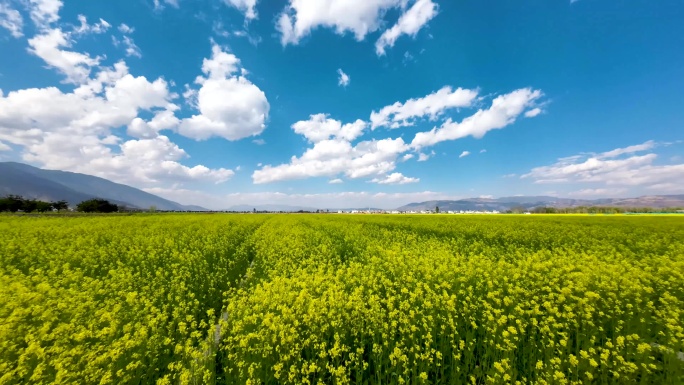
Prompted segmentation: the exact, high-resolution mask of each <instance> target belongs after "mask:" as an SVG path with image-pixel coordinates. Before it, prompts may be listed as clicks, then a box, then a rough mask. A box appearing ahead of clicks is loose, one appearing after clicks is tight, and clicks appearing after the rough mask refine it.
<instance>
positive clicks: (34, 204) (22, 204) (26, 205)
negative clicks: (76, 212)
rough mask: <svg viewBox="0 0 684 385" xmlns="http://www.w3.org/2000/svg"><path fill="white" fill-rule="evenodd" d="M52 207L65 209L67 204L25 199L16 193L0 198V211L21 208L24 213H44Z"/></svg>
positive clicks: (12, 210)
mask: <svg viewBox="0 0 684 385" xmlns="http://www.w3.org/2000/svg"><path fill="white" fill-rule="evenodd" d="M53 208H54V209H56V210H66V209H68V208H69V206H68V203H67V202H66V201H58V202H44V201H40V200H36V199H25V198H22V197H20V196H18V195H8V196H6V197H4V198H0V212H3V211H9V212H13V213H16V212H17V211H19V210H21V211H23V212H26V213H31V212H34V211H37V212H41V213H44V212H46V211H52V209H53Z"/></svg>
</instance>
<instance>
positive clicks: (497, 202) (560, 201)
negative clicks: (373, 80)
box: [397, 195, 684, 211]
mask: <svg viewBox="0 0 684 385" xmlns="http://www.w3.org/2000/svg"><path fill="white" fill-rule="evenodd" d="M579 206H616V207H654V208H659V207H684V195H646V196H641V197H637V198H603V199H571V198H557V197H550V196H515V197H503V198H468V199H460V200H436V201H426V202H418V203H409V204H407V205H404V206H401V207H399V208H398V209H397V210H399V211H420V210H434V209H435V207H439V209H440V210H441V211H461V210H463V211H468V210H471V211H494V210H496V211H506V210H510V209H513V208H516V207H521V208H524V209H532V208H535V207H555V208H562V207H579Z"/></svg>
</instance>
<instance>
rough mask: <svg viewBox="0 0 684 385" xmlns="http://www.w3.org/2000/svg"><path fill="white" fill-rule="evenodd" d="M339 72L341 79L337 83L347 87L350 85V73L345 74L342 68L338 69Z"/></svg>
mask: <svg viewBox="0 0 684 385" xmlns="http://www.w3.org/2000/svg"><path fill="white" fill-rule="evenodd" d="M337 74H338V75H339V76H340V77H339V79H338V80H337V84H338V85H340V86H342V87H346V86H348V85H349V80H350V79H349V75H347V74H345V73H344V71H342V68H338V69H337Z"/></svg>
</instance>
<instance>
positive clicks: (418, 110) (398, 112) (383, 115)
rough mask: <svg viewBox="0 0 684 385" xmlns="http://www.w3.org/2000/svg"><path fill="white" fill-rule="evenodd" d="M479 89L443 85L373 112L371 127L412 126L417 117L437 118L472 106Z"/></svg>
mask: <svg viewBox="0 0 684 385" xmlns="http://www.w3.org/2000/svg"><path fill="white" fill-rule="evenodd" d="M477 93H478V92H477V90H468V89H463V88H460V87H459V88H457V89H455V90H454V89H452V88H451V87H449V86H445V87H442V88H441V89H440V90H439V91H436V92H433V93H431V94H429V95H427V96H425V97H422V98H416V99H409V100H407V101H406V102H404V103H401V102H396V103H394V104H391V105H389V106H385V107H383V108H382V109H380V111H378V112H376V111H373V112H371V116H370V121H371V129H375V128H378V127H389V128H399V127H405V126H412V125H413V124H414V120H415V119H419V118H423V117H426V116H427V117H428V118H430V120H435V119H437V118H438V117H439V116H441V115H442V114H443V113H444V111H446V110H448V109H451V108H459V107H470V106H471V105H472V103H473V102H474V101H475V100H476V98H477Z"/></svg>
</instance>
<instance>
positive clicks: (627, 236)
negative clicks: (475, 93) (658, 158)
mask: <svg viewBox="0 0 684 385" xmlns="http://www.w3.org/2000/svg"><path fill="white" fill-rule="evenodd" d="M0 298H1V299H2V300H0V384H30V383H43V384H48V383H60V384H147V383H160V384H178V383H181V384H214V383H218V384H509V383H511V384H514V383H520V384H588V383H596V384H634V383H641V384H677V385H679V384H683V383H684V353H682V352H684V217H682V216H679V217H678V216H628V215H623V216H602V215H594V216H591V215H584V216H579V215H578V216H562V215H554V216H545V215H517V216H514V215H510V216H507V215H496V216H467V215H417V216H407V215H396V216H391V215H337V214H335V215H332V214H331V215H313V214H312V215H305V214H302V215H297V214H292V215H260V214H257V215H228V214H211V215H210V214H157V215H131V216H116V215H113V216H75V217H63V216H56V215H55V216H35V217H30V216H25V217H21V216H0Z"/></svg>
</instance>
